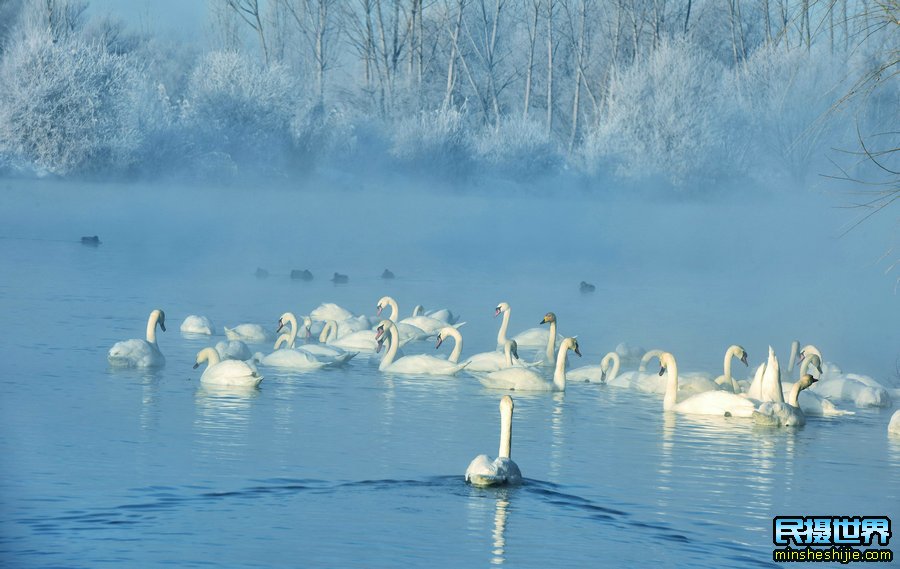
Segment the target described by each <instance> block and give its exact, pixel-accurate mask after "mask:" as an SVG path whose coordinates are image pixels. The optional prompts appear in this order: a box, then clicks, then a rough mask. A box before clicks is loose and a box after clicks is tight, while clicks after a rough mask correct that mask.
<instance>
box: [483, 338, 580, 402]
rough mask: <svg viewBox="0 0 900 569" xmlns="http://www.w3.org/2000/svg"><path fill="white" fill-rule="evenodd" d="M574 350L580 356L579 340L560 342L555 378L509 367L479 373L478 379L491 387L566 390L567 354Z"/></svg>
mask: <svg viewBox="0 0 900 569" xmlns="http://www.w3.org/2000/svg"><path fill="white" fill-rule="evenodd" d="M569 350H572V351H573V352H575V353H576V354H578V356H579V357H581V352H580V351H579V349H578V340H576V339H575V338H564V339H563V341H562V342H560V343H559V353H558V354H557V356H556V369H555V371H554V372H553V380H552V381H550V380H547V379H545V378H544V377H543V376H542V375H540V374H539V373H537V372H536V371H534V370H533V369H530V368H525V367H518V366H515V367H509V368H505V369H501V370H499V371H494V372H491V373H489V374H487V375H477V376H476V377H477V378H478V381H480V382H481V384H482V385H483V386H485V387H488V388H490V389H511V390H516V391H565V390H566V354H567V352H568V351H569Z"/></svg>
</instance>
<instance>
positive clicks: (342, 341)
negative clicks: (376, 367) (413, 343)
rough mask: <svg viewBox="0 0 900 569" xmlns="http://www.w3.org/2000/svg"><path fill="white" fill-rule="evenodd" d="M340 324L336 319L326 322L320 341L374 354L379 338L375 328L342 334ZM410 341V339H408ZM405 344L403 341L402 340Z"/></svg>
mask: <svg viewBox="0 0 900 569" xmlns="http://www.w3.org/2000/svg"><path fill="white" fill-rule="evenodd" d="M339 326H340V324H338V323H337V322H335V321H334V320H328V321H326V322H325V327H324V328H322V333H321V334H320V335H319V342H321V343H323V344H328V345H329V346H334V347H336V348H341V349H344V350H347V351H352V352H367V353H372V354H374V353H375V352H376V351H377V349H378V340H377V339H376V338H375V333H376V332H375V330H359V331H357V332H351V333H349V334H344V335H340V334H339V331H340V328H339ZM407 341H409V339H407ZM401 345H403V342H401Z"/></svg>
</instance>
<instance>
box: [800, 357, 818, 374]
mask: <svg viewBox="0 0 900 569" xmlns="http://www.w3.org/2000/svg"><path fill="white" fill-rule="evenodd" d="M813 362H816V363H818V364H819V366H821V365H822V359H821V358H820V357H819V356H817V355H816V354H812V355H810V356H806V357H805V358H803V361H802V362H800V377H803V376H804V375H806V374H807V373H809V366H811V365H813Z"/></svg>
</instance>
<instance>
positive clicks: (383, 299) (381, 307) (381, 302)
mask: <svg viewBox="0 0 900 569" xmlns="http://www.w3.org/2000/svg"><path fill="white" fill-rule="evenodd" d="M390 301H391V297H389V296H382V297H381V298H380V299H379V300H378V304H376V305H375V308H376V309H377V310H378V312H376V313H375V315H376V316H381V311H382V310H384V307H385V306H387V305H388V304H390Z"/></svg>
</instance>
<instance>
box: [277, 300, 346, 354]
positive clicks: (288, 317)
mask: <svg viewBox="0 0 900 569" xmlns="http://www.w3.org/2000/svg"><path fill="white" fill-rule="evenodd" d="M306 319H307V320H308V319H309V318H308V317H306ZM285 327H287V328H288V338H287V339H286V340H285V342H286V343H287V346H288V347H289V348H293V349H296V350H300V351H301V352H306V353H308V354H310V355H311V356H313V357H315V358H316V359H318V360H322V361H325V362H327V363H334V364H344V363H346V362H348V361H350V360H351V359H352V358H353V357H354V356H355V355H356V354H357V353H358V352H348V351H346V350H344V349H343V348H339V347H337V346H327V345H322V344H304V345H302V346H299V347H297V346H296V345H295V344H296V341H297V330H298V328H297V317H296V316H294V313H293V312H285V313H284V314H282V315H281V318H279V319H278V329H277V330H276V332H280V331H281V329H282V328H285ZM279 339H280V338H279ZM278 345H279V344H278V342H276V343H275V348H274V349H275V350H277V349H278Z"/></svg>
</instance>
